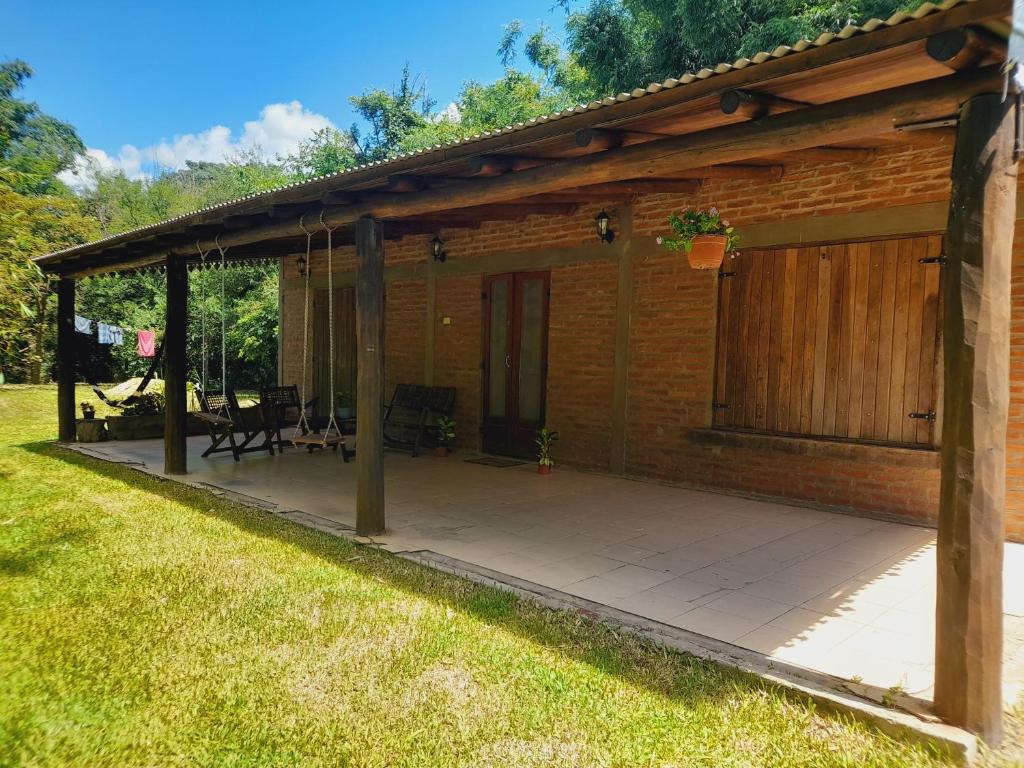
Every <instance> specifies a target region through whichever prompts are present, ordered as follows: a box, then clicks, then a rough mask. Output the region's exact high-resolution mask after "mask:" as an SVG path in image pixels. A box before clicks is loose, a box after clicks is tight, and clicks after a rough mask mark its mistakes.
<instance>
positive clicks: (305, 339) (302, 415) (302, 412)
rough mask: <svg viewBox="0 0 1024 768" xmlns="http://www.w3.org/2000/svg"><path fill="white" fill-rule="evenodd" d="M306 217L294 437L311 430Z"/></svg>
mask: <svg viewBox="0 0 1024 768" xmlns="http://www.w3.org/2000/svg"><path fill="white" fill-rule="evenodd" d="M305 218H306V215H305V214H303V215H302V216H300V217H299V229H301V230H302V231H303V232H304V233H305V235H306V274H305V275H304V276H303V278H304V279H303V293H302V381H301V382H300V388H301V390H302V394H301V395H300V396H299V420H298V422H296V424H295V433H294V434H293V435H292V436H293V437H298V436H299V435H304V434H306V433H307V432H310V431H311V429H310V426H309V421H308V420H307V419H306V371H307V370H308V361H309V273H310V272H311V271H312V270H311V269H310V264H309V258H310V251H311V243H312V241H313V233H312V232H310V231H309V230H308V229H306V224H305Z"/></svg>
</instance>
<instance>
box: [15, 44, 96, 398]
mask: <svg viewBox="0 0 1024 768" xmlns="http://www.w3.org/2000/svg"><path fill="white" fill-rule="evenodd" d="M31 76H32V69H31V68H30V67H29V66H28V65H27V64H26V63H25V62H23V61H18V60H15V61H10V62H6V63H3V64H0V372H2V373H3V375H4V377H8V376H9V377H12V378H14V379H18V378H26V379H28V380H29V381H32V382H34V383H38V382H39V381H40V379H41V373H42V369H43V363H44V357H45V349H46V344H47V334H48V333H49V327H50V324H49V319H50V305H51V293H52V291H51V281H50V278H48V277H47V276H45V275H43V273H42V272H41V271H40V270H39V268H38V267H36V265H35V264H33V263H32V262H31V261H30V258H31V257H32V256H36V255H38V254H40V253H46V252H48V251H55V250H59V249H61V248H67V247H69V246H72V245H76V244H78V243H83V242H86V241H87V240H89V239H91V238H93V237H95V236H96V234H97V228H96V225H95V222H94V221H92V220H91V219H89V218H87V217H85V216H83V215H82V213H81V211H80V210H79V206H78V203H77V201H76V200H74V199H73V198H72V197H70V196H68V191H67V188H66V187H65V186H64V185H63V184H61V183H60V182H59V181H58V180H57V179H56V174H57V173H59V172H60V171H62V170H66V169H67V168H70V167H71V165H72V164H73V163H74V161H75V155H76V154H77V153H78V152H81V151H84V149H85V148H84V146H83V145H82V142H81V140H80V139H79V138H78V135H77V134H76V133H75V131H74V129H73V128H72V127H71V126H70V125H68V124H67V123H63V122H61V121H60V120H57V119H55V118H53V117H50V116H49V115H46V114H44V113H43V112H41V111H40V109H39V107H38V106H37V105H36V104H34V103H32V102H28V101H24V100H22V99H19V98H18V97H17V92H18V91H19V90H21V88H22V87H24V84H25V81H26V80H28V79H29V78H30V77H31Z"/></svg>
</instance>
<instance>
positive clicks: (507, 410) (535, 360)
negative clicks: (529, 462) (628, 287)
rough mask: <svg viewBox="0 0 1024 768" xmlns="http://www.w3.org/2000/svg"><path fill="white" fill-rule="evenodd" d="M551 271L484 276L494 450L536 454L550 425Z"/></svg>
mask: <svg viewBox="0 0 1024 768" xmlns="http://www.w3.org/2000/svg"><path fill="white" fill-rule="evenodd" d="M549 285H550V274H549V273H548V272H519V273H514V274H505V275H493V276H490V277H486V278H484V302H485V311H484V321H485V322H484V326H485V327H484V423H483V448H484V450H485V451H487V452H488V453H502V454H509V455H513V456H523V457H531V456H533V454H534V445H533V438H534V433H535V432H536V431H537V430H538V429H539V428H540V427H541V426H542V425H543V424H544V395H545V385H546V381H547V344H548V288H549Z"/></svg>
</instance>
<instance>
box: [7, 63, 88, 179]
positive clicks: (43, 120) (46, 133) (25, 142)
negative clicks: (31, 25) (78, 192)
mask: <svg viewBox="0 0 1024 768" xmlns="http://www.w3.org/2000/svg"><path fill="white" fill-rule="evenodd" d="M31 77H32V68H31V67H30V66H29V65H28V64H26V63H25V62H24V61H20V60H17V59H15V60H14V61H9V62H5V63H0V169H4V170H6V171H7V177H6V178H7V181H6V183H7V185H9V186H10V187H12V188H13V189H15V190H16V191H18V192H21V193H23V194H54V193H62V192H65V191H66V190H65V188H64V185H63V184H61V183H60V182H59V181H58V180H57V178H56V177H57V174H58V173H60V172H61V171H64V170H67V169H68V168H70V167H71V166H73V165H74V163H75V158H76V157H77V156H78V155H79V154H81V153H82V152H84V151H85V145H84V144H83V143H82V140H81V139H80V138H79V137H78V134H77V133H76V132H75V129H74V128H72V127H71V126H70V125H68V124H67V123H65V122H62V121H60V120H57V119H56V118H54V117H51V116H50V115H47V114H45V113H43V112H42V111H40V109H39V107H38V105H36V104H35V103H33V102H29V101H24V100H22V99H20V98H18V96H17V93H18V91H19V90H21V89H22V88H23V87H24V85H25V82H26V81H27V80H28V79H29V78H31ZM12 174H13V175H12Z"/></svg>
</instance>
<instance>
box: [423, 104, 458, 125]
mask: <svg viewBox="0 0 1024 768" xmlns="http://www.w3.org/2000/svg"><path fill="white" fill-rule="evenodd" d="M430 120H431V122H434V123H440V122H441V121H442V120H449V121H451V122H453V123H459V122H462V112H461V111H460V110H459V105H458V104H457V103H456V102H454V101H452V102H449V104H448V106H447V107H445V108H444V109H442V110H441V111H440V112H438V113H437V114H436V115H433V116H432V117H431V118H430Z"/></svg>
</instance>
